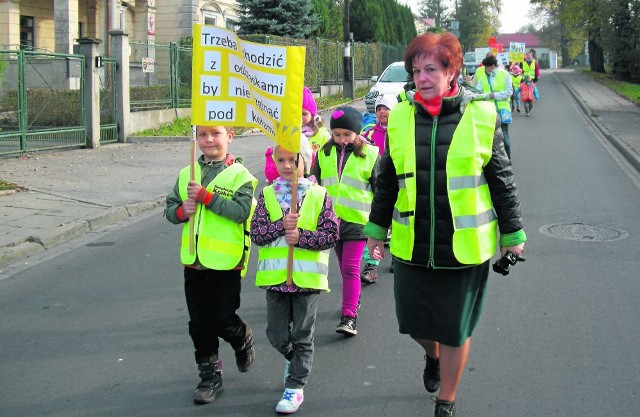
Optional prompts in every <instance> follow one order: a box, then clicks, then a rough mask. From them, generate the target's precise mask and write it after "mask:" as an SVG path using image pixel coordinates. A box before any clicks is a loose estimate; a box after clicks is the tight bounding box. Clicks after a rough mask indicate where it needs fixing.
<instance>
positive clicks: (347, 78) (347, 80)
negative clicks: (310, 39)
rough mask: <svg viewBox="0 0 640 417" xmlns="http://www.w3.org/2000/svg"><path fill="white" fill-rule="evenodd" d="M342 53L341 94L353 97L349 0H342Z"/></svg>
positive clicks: (351, 34)
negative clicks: (342, 75) (342, 74)
mask: <svg viewBox="0 0 640 417" xmlns="http://www.w3.org/2000/svg"><path fill="white" fill-rule="evenodd" d="M343 26H344V53H343V54H342V63H343V68H344V71H343V72H344V81H343V85H342V94H343V96H344V97H348V98H351V99H355V91H354V88H353V58H352V57H351V42H352V41H353V33H350V32H349V0H344V25H343Z"/></svg>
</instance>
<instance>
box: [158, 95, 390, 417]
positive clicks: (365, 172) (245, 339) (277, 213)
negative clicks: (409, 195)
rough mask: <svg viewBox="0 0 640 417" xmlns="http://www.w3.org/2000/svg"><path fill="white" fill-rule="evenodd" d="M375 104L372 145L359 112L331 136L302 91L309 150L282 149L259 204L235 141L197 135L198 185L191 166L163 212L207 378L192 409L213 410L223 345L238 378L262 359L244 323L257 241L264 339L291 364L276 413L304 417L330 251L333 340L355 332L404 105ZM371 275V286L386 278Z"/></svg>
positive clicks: (269, 166)
mask: <svg viewBox="0 0 640 417" xmlns="http://www.w3.org/2000/svg"><path fill="white" fill-rule="evenodd" d="M378 101H379V102H380V104H379V105H378V103H376V115H377V117H378V123H377V124H376V125H375V127H374V128H373V129H372V130H371V132H366V133H365V136H366V137H367V138H368V139H369V140H367V139H365V137H363V136H362V135H361V134H360V129H361V124H362V114H361V113H360V112H359V111H358V110H356V109H355V108H353V107H350V106H345V107H340V108H338V109H336V110H335V111H334V112H333V113H332V115H331V118H330V121H329V128H330V130H331V133H330V134H329V131H328V130H327V129H326V128H324V127H323V123H322V120H321V118H320V117H319V116H318V114H317V106H316V103H315V100H314V98H313V95H312V94H311V91H309V90H308V89H307V88H306V87H305V89H304V93H303V110H302V134H301V136H300V152H299V153H292V152H290V151H288V150H287V149H285V148H283V147H282V146H275V147H273V148H269V149H268V150H267V152H266V153H265V156H266V163H265V177H266V179H267V182H268V185H267V186H266V187H264V189H263V190H262V191H261V192H260V193H259V197H258V199H257V200H256V199H255V198H254V197H253V196H254V193H255V191H256V187H257V184H258V180H257V179H256V178H255V177H254V176H253V175H252V174H251V173H250V172H249V170H247V169H246V168H245V167H244V166H243V165H242V164H241V163H238V162H237V161H235V158H234V157H233V155H231V154H230V153H229V152H228V146H229V144H230V143H231V141H232V139H233V136H234V134H233V131H232V130H230V129H229V128H226V127H223V126H197V128H196V140H197V144H198V146H199V148H200V150H201V152H202V155H201V156H200V158H199V159H198V160H197V163H196V164H195V172H194V174H195V180H191V179H190V175H191V167H185V168H183V169H182V170H181V171H180V174H179V176H178V179H177V181H176V183H175V186H174V188H173V191H172V192H171V193H170V194H169V195H168V196H167V207H166V209H165V216H166V217H167V219H168V220H169V221H170V222H171V223H174V224H183V233H182V246H181V249H180V257H181V263H182V264H183V265H184V288H185V297H186V302H187V308H188V311H189V334H190V336H191V339H192V341H193V344H194V348H195V360H196V364H197V365H198V369H199V371H200V379H201V381H200V382H199V383H198V386H197V388H196V391H195V393H194V397H193V400H194V402H196V403H209V402H212V401H213V400H214V399H215V396H216V394H217V393H218V392H220V391H221V390H222V388H223V382H222V360H221V359H220V358H219V356H218V349H219V338H222V339H223V340H225V341H226V342H228V343H229V344H230V345H231V347H232V348H233V349H234V351H235V357H236V365H237V368H238V370H239V371H240V372H247V371H248V370H249V368H250V367H251V366H252V364H253V362H254V360H255V348H254V343H253V333H252V330H251V327H250V326H249V325H248V324H247V323H245V322H244V321H243V320H242V319H241V318H240V317H239V316H238V315H237V313H236V310H237V309H238V308H239V307H240V289H241V278H242V277H244V276H245V274H246V272H247V263H248V259H249V249H250V246H251V243H252V242H253V243H254V244H255V245H256V246H258V250H259V252H258V265H257V268H256V270H257V271H256V277H255V285H256V286H258V287H260V288H262V289H264V290H265V293H266V306H267V309H266V319H267V329H266V333H267V338H268V340H269V342H270V343H271V345H272V346H273V347H274V348H275V349H276V350H277V351H278V352H280V353H281V354H282V356H283V357H284V359H285V372H284V387H285V389H284V392H283V394H282V397H281V398H280V400H279V402H278V403H277V405H276V409H275V410H276V412H279V413H286V414H289V413H295V412H296V411H297V410H298V408H299V407H300V404H301V403H302V401H303V399H304V392H303V389H304V387H305V385H306V383H307V380H308V378H309V374H310V372H311V367H312V364H313V353H314V344H313V340H314V329H315V321H316V312H317V307H318V298H319V295H320V293H321V292H323V291H328V290H329V282H328V270H329V250H330V249H331V248H334V250H335V253H336V255H337V259H338V264H339V267H340V271H341V275H342V306H341V313H340V322H339V323H338V326H337V327H336V332H338V333H341V334H344V335H346V336H354V335H356V334H357V325H356V320H357V317H358V310H359V308H360V292H361V275H360V264H361V259H363V254H364V249H365V247H366V236H365V235H364V233H363V228H364V225H365V223H366V222H367V220H368V217H369V211H370V206H371V202H372V200H373V191H374V187H375V179H376V176H377V170H378V160H379V156H380V154H381V152H382V150H383V149H384V135H385V129H386V120H387V118H388V113H389V111H390V110H391V108H392V107H393V105H394V104H395V102H397V101H395V97H394V98H392V99H386V98H380V99H379V100H378ZM383 107H384V108H385V109H383ZM296 178H297V192H296V193H295V194H294V192H293V190H294V186H293V184H294V179H296ZM292 206H293V207H292ZM189 222H192V223H193V227H190V226H189ZM190 230H192V231H193V232H191V231H190ZM192 240H193V241H192ZM291 248H293V249H291ZM291 252H292V258H293V261H292V262H291V259H290V257H291ZM364 259H365V261H366V262H367V265H371V264H373V263H374V262H373V261H372V260H371V259H370V257H368V255H366V254H364ZM365 268H366V267H365ZM289 269H290V271H291V272H290V274H289V273H288V270H289ZM370 270H371V269H370ZM374 272H375V270H374ZM367 275H368V277H369V280H368V281H367V280H365V281H364V282H373V281H375V279H376V277H377V274H371V273H369V274H367Z"/></svg>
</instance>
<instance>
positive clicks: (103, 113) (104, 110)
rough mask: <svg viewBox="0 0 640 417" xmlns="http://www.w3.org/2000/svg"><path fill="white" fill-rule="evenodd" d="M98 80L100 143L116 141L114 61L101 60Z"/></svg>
mask: <svg viewBox="0 0 640 417" xmlns="http://www.w3.org/2000/svg"><path fill="white" fill-rule="evenodd" d="M102 61H103V66H102V68H100V69H101V72H100V73H99V78H100V143H114V142H117V141H118V111H117V110H118V108H117V103H118V101H117V98H118V92H117V90H118V89H117V87H116V60H115V58H111V57H104V58H103V60H102Z"/></svg>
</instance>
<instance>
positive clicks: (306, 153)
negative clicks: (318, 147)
mask: <svg viewBox="0 0 640 417" xmlns="http://www.w3.org/2000/svg"><path fill="white" fill-rule="evenodd" d="M279 147H280V145H278V144H276V146H275V147H274V148H273V156H272V158H273V160H274V161H275V159H276V149H278V148H279ZM300 157H301V158H302V161H300V162H304V173H305V174H307V175H308V174H309V172H311V162H312V161H313V152H312V151H311V145H310V144H309V139H307V137H306V136H305V135H304V134H303V133H300Z"/></svg>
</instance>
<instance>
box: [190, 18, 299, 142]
mask: <svg viewBox="0 0 640 417" xmlns="http://www.w3.org/2000/svg"><path fill="white" fill-rule="evenodd" d="M304 60H305V47H304V46H281V45H266V44H260V43H255V42H249V41H245V40H242V39H240V38H239V37H238V36H237V35H236V34H235V33H234V32H233V31H230V30H227V29H224V28H221V27H217V26H206V25H200V24H196V25H194V27H193V59H192V63H191V64H192V69H191V73H192V81H191V82H192V88H191V124H192V125H194V126H213V125H215V126H246V127H257V128H260V129H261V130H262V131H263V132H265V134H266V135H267V136H269V137H270V138H271V139H273V140H274V141H275V142H277V143H278V144H280V145H282V146H283V147H284V148H286V149H288V150H289V151H291V152H298V151H299V148H300V129H301V114H302V89H303V87H304Z"/></svg>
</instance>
